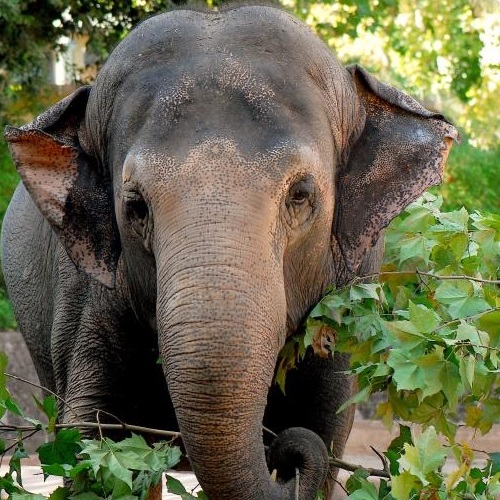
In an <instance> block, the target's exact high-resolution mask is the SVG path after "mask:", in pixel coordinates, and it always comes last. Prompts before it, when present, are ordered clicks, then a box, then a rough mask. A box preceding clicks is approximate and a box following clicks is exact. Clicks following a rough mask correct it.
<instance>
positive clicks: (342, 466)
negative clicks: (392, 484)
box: [330, 457, 391, 479]
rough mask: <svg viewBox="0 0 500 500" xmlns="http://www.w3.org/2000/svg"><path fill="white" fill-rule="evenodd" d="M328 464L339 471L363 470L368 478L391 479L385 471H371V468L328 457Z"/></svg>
mask: <svg viewBox="0 0 500 500" xmlns="http://www.w3.org/2000/svg"><path fill="white" fill-rule="evenodd" d="M330 464H331V465H333V466H334V467H338V468H339V469H343V470H347V471H349V472H354V471H355V470H358V469H363V470H365V471H366V472H368V474H369V475H370V476H375V477H383V478H385V479H390V478H391V475H390V474H389V472H388V471H386V470H381V469H372V468H371V467H363V466H362V465H355V464H351V463H349V462H345V461H344V460H340V459H338V458H333V457H330Z"/></svg>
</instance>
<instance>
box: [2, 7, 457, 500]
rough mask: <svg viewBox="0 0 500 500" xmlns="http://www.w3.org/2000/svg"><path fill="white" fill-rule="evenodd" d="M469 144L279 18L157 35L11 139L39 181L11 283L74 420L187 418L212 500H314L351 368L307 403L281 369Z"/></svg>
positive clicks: (34, 344)
mask: <svg viewBox="0 0 500 500" xmlns="http://www.w3.org/2000/svg"><path fill="white" fill-rule="evenodd" d="M456 137H457V136H456V130H455V129H454V127H453V126H452V125H450V124H449V123H448V122H446V121H445V120H444V119H443V118H442V116H440V115H435V114H433V113H430V112H428V111H426V110H425V109H423V108H422V107H420V106H419V105H418V104H417V103H416V102H415V101H413V100H412V99H411V98H409V97H408V96H406V95H404V94H402V93H401V92H399V91H396V90H395V89H392V88H391V87H388V86H386V85H384V84H381V83H379V82H378V81H377V80H376V79H375V78H374V77H372V76H371V75H369V74H368V73H366V72H365V71H364V70H362V69H361V68H358V67H351V68H349V69H348V70H346V69H344V68H343V67H342V66H341V65H340V64H339V63H338V62H337V60H336V59H335V58H334V57H333V56H332V54H331V53H330V52H329V50H328V49H327V48H326V47H325V46H324V45H323V44H322V43H321V42H320V41H319V40H318V39H317V38H316V36H315V35H313V34H312V33H311V32H310V31H309V30H308V29H307V28H306V27H305V26H303V25H302V24H301V23H299V22H298V21H296V20H295V19H293V18H292V17H290V16H289V15H287V14H285V13H283V12H281V11H279V10H277V9H274V8H270V7H262V6H245V7H240V8H236V9H232V10H227V11H223V12H219V13H205V12H197V11H190V10H177V11H173V12H169V13H166V14H164V15H160V16H157V17H153V18H151V19H150V20H148V21H146V22H144V23H143V24H141V25H140V26H139V27H138V28H136V29H135V31H133V32H132V33H131V34H130V35H129V36H128V37H127V38H126V39H125V40H124V41H123V42H121V44H120V45H119V46H118V47H117V48H116V50H115V51H114V52H113V54H112V55H111V57H110V58H109V60H108V62H107V63H106V65H105V66H104V68H103V69H102V71H101V73H100V74H99V76H98V78H97V81H96V83H95V85H94V86H93V87H92V88H90V87H84V88H81V89H80V90H77V91H76V92H75V93H74V94H72V95H71V96H69V97H68V98H66V99H64V100H63V101H61V102H60V103H58V104H56V105H55V106H54V107H52V108H50V109H49V110H48V111H46V112H45V113H44V114H43V115H41V116H40V117H39V118H38V119H37V120H35V121H34V122H33V123H31V124H29V125H27V126H25V127H22V128H20V129H17V128H12V127H9V128H7V129H6V138H7V140H8V141H9V143H10V147H11V152H12V155H13V158H14V160H15V162H16V165H17V168H18V170H19V172H20V174H21V177H22V180H23V184H21V185H20V186H19V187H18V189H17V191H16V193H15V195H14V198H13V200H12V203H11V205H10V208H9V212H8V214H7V216H6V219H5V224H4V233H3V252H4V255H3V264H4V271H5V277H6V280H7V284H8V290H9V294H10V296H11V298H12V301H13V304H14V308H15V312H16V315H17V318H18V320H19V325H20V328H21V330H22V332H23V335H24V337H25V339H26V342H27V344H28V346H29V348H30V351H31V353H32V356H33V359H34V362H35V364H36V366H37V369H38V372H39V374H40V379H41V381H42V383H43V384H44V385H46V386H47V387H49V388H51V389H52V390H55V391H56V392H57V393H58V394H60V395H61V396H62V397H63V398H64V399H65V400H66V401H67V402H68V403H69V406H71V408H72V410H70V409H69V406H68V407H65V408H64V412H63V420H64V421H73V420H76V419H95V410H94V409H95V408H101V409H105V410H107V411H109V412H111V413H113V414H115V415H118V416H119V417H120V418H121V419H123V420H125V421H127V422H130V423H135V424H142V425H149V426H156V427H163V428H175V426H176V425H177V423H178V426H179V428H180V430H181V432H182V435H183V440H184V444H185V447H186V449H187V453H188V455H189V459H190V461H191V464H192V467H193V469H194V471H195V473H196V475H197V477H198V479H199V481H200V483H201V486H202V487H203V489H204V490H205V491H206V493H207V495H208V497H209V498H210V499H212V500H225V499H231V500H234V499H238V500H247V499H259V500H263V499H266V500H267V499H285V498H295V494H294V488H295V467H298V468H299V469H300V481H299V488H300V495H299V497H300V499H312V498H314V492H315V490H316V489H317V488H320V487H321V486H322V484H323V482H324V479H325V476H326V473H327V470H326V468H327V465H326V460H327V458H326V448H325V445H326V447H327V448H329V449H330V447H333V450H334V452H335V453H336V454H337V455H341V454H342V450H343V448H344V444H345V440H346V438H347V436H348V433H349V431H350V426H351V417H352V411H351V412H346V413H344V414H341V415H336V409H337V408H338V406H339V404H341V403H342V402H343V401H344V400H345V399H346V398H347V397H348V396H349V395H350V392H351V385H352V384H351V381H350V379H348V378H346V376H345V375H343V374H341V373H339V371H342V370H343V369H344V368H345V367H346V360H345V359H342V358H338V359H337V358H336V359H335V360H333V359H332V358H331V357H330V358H328V359H324V358H319V357H315V356H313V355H312V354H311V353H308V355H307V356H306V359H305V360H304V361H303V363H302V364H301V365H300V366H299V367H298V369H297V370H294V371H293V372H292V373H291V375H290V377H289V380H288V386H287V397H286V398H285V397H283V395H281V394H280V392H279V391H278V390H276V389H275V388H274V387H271V386H272V380H273V373H274V370H275V366H276V361H277V355H278V352H279V350H280V348H281V346H283V343H284V342H285V339H286V337H287V335H290V334H291V333H293V332H295V331H296V330H297V328H298V327H299V325H300V324H301V321H302V320H303V319H304V317H305V316H306V314H307V312H308V311H309V310H310V308H311V307H312V306H313V305H314V304H315V303H316V302H317V301H318V300H319V299H320V298H321V296H322V294H324V292H325V290H326V288H327V286H328V285H329V284H334V285H336V286H340V285H343V284H345V283H346V282H348V281H349V280H350V279H352V278H353V277H354V276H355V275H359V274H363V273H364V272H370V271H373V270H376V269H377V268H378V265H379V262H380V254H381V251H380V250H381V245H382V243H381V239H380V238H379V237H380V232H381V230H382V229H383V228H384V227H385V226H386V225H387V224H388V223H389V221H390V220H391V219H392V218H393V217H394V216H395V215H397V214H398V213H399V212H400V211H401V210H402V209H403V208H404V207H405V206H406V205H407V204H408V203H409V202H411V201H412V200H414V199H415V198H416V197H417V196H419V195H420V194H421V193H422V191H423V190H424V189H425V188H427V187H428V186H429V185H432V184H436V183H439V182H440V180H441V174H442V168H443V164H444V161H445V159H446V155H447V151H448V149H449V147H450V144H451V142H452V139H454V138H456ZM377 242H378V243H377ZM158 354H159V355H160V356H161V358H162V360H163V373H162V370H161V367H160V365H158V364H157V363H156V359H157V356H158ZM167 386H168V392H167ZM170 398H171V399H170ZM73 412H75V413H77V415H75V413H73ZM263 420H264V424H265V425H267V426H268V427H270V428H271V429H272V430H274V431H275V432H281V431H283V430H285V429H288V428H292V429H291V430H288V431H285V432H283V433H282V434H281V435H280V436H279V437H278V438H277V439H276V440H275V441H274V442H273V443H272V445H271V448H270V451H269V453H268V457H267V460H268V462H269V467H270V468H271V469H275V468H276V469H278V481H277V482H273V481H272V480H271V479H270V476H269V473H268V465H267V464H266V456H265V448H264V443H263V438H262V423H263ZM307 429H309V431H308V430H307ZM311 431H313V432H311ZM318 436H319V437H318ZM323 443H324V445H323ZM331 486H332V480H331V476H329V479H328V480H327V481H326V485H325V486H324V488H325V490H328V493H330V491H331Z"/></svg>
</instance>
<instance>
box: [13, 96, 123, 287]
mask: <svg viewBox="0 0 500 500" xmlns="http://www.w3.org/2000/svg"><path fill="white" fill-rule="evenodd" d="M89 93H90V87H89V86H86V87H81V88H80V89H78V90H76V91H75V92H73V94H71V95H70V96H68V97H66V98H64V99H62V100H61V101H59V102H58V103H56V104H55V105H54V106H52V107H51V108H49V109H48V110H47V111H45V112H44V113H42V114H41V115H40V116H39V117H38V118H36V119H35V120H34V121H33V122H32V123H30V124H28V125H24V126H23V127H20V128H16V127H11V126H7V127H6V128H5V132H4V133H5V139H6V140H7V142H8V144H9V149H10V153H11V156H12V158H13V160H14V163H15V165H16V168H17V170H18V172H19V175H20V176H21V179H22V182H23V184H24V186H25V187H26V189H27V191H28V193H29V194H30V196H31V198H32V199H33V201H34V203H35V204H36V206H37V207H38V209H39V210H40V211H41V212H42V214H43V215H44V217H45V219H46V220H47V221H48V222H49V223H50V224H51V226H52V228H53V229H54V231H55V232H56V234H57V235H58V237H59V240H60V241H61V243H62V245H63V246H64V248H65V249H66V252H67V254H68V256H69V257H70V259H71V260H72V261H73V263H74V264H75V266H76V267H77V269H79V270H81V271H84V272H86V273H88V274H89V275H91V276H93V277H94V278H96V279H97V280H98V281H100V282H101V283H102V284H104V285H105V286H106V287H108V288H113V287H114V284H115V277H116V267H117V262H118V258H119V254H120V241H119V237H118V230H117V227H116V221H115V217H114V215H113V201H112V194H111V184H110V181H109V179H108V178H107V177H108V176H107V174H106V173H105V172H103V171H102V169H99V166H98V162H97V160H96V159H95V158H93V157H92V156H90V155H88V154H87V153H86V152H85V151H84V149H83V148H82V146H81V144H80V141H79V129H80V124H81V123H82V121H83V119H84V116H85V109H86V105H87V101H88V96H89Z"/></svg>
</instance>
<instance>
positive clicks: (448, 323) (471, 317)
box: [432, 307, 500, 349]
mask: <svg viewBox="0 0 500 500" xmlns="http://www.w3.org/2000/svg"><path fill="white" fill-rule="evenodd" d="M495 311H500V307H492V308H491V309H487V310H486V311H481V312H479V313H477V314H472V315H470V316H465V317H463V318H457V319H452V320H451V321H448V322H447V323H443V324H442V325H439V326H438V327H437V328H435V329H434V330H433V331H432V333H435V332H437V331H438V330H441V328H446V327H447V326H451V325H453V324H454V323H460V321H470V320H473V319H476V318H480V317H481V316H485V315H486V314H489V313H491V312H495ZM490 349H495V348H494V347H490Z"/></svg>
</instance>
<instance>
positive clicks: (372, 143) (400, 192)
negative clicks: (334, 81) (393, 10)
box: [333, 65, 459, 272]
mask: <svg viewBox="0 0 500 500" xmlns="http://www.w3.org/2000/svg"><path fill="white" fill-rule="evenodd" d="M347 70H348V72H349V73H350V75H351V77H352V79H353V83H354V86H355V89H356V91H357V94H358V96H359V99H360V101H361V104H362V105H363V107H364V110H365V111H366V121H365V125H364V129H363V130H362V132H361V135H360V136H359V138H358V140H357V141H356V142H355V143H354V145H353V146H352V149H351V152H350V154H349V157H348V159H347V162H346V164H345V165H344V166H343V168H342V169H341V171H340V172H339V174H338V179H337V194H336V196H337V198H336V200H337V201H336V216H335V223H334V228H333V229H334V235H335V237H336V239H337V242H338V245H339V246H340V249H341V252H342V255H343V257H344V259H345V261H346V264H347V267H348V268H349V269H350V270H351V271H353V272H355V271H357V270H358V268H359V265H360V264H361V262H362V260H363V256H364V255H365V253H366V252H367V250H369V249H370V248H371V247H372V246H373V245H375V244H376V242H377V240H378V238H379V236H380V233H381V231H382V230H383V229H384V227H386V226H387V225H388V224H389V222H390V221H391V220H392V219H393V218H394V217H395V216H397V215H398V214H399V213H401V212H402V211H403V210H404V208H405V207H406V206H407V205H408V204H410V203H411V202H412V201H414V200H415V199H417V198H418V197H419V196H420V195H421V194H422V193H423V192H424V191H425V190H426V189H427V188H428V187H429V186H432V185H435V184H440V183H441V181H442V176H443V169H444V164H445V162H446V158H447V156H448V152H449V150H450V148H451V145H452V143H453V140H455V141H458V140H459V136H458V132H457V130H456V129H455V127H454V126H453V125H452V124H451V123H449V122H448V121H447V120H446V119H444V118H443V116H442V115H439V114H436V113H432V112H430V111H428V110H426V109H425V108H423V107H422V106H421V105H420V104H418V103H417V102H416V101H415V100H414V99H412V98H411V97H409V96H408V95H406V94H404V93H403V92H400V91H399V90H396V89H394V88H393V87H390V86H389V85H386V84H383V83H381V82H379V81H378V80H377V79H376V78H375V77H373V76H372V75H370V74H369V73H368V72H367V71H365V70H364V69H363V68H361V67H359V66H357V65H356V66H351V67H348V68H347Z"/></svg>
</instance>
